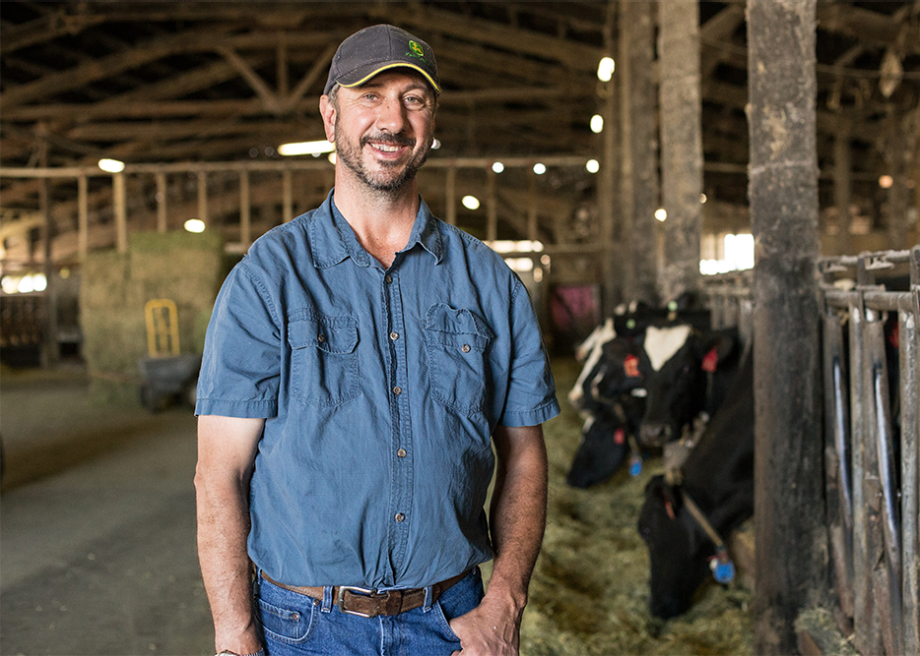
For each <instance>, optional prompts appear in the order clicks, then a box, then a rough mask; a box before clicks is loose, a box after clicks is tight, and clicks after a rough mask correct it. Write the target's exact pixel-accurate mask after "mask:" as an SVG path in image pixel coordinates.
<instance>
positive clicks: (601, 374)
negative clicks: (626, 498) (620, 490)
mask: <svg viewBox="0 0 920 656" xmlns="http://www.w3.org/2000/svg"><path fill="white" fill-rule="evenodd" d="M658 314H660V311H658V310H654V309H651V308H648V307H647V306H644V305H641V304H633V305H632V306H631V307H629V308H628V309H627V308H626V307H621V308H619V309H618V311H617V313H616V314H615V315H614V316H613V317H609V318H608V319H607V320H606V321H605V322H604V323H603V324H601V325H599V326H598V327H597V328H595V329H594V331H593V332H592V333H591V335H590V336H589V337H588V338H587V339H586V340H585V341H584V342H582V344H581V345H580V346H579V347H578V348H576V350H575V356H576V358H578V359H579V360H582V361H584V363H585V364H584V366H583V367H582V370H581V373H580V374H579V376H578V380H576V381H575V385H574V386H573V387H572V389H571V390H570V391H569V403H570V404H571V405H572V407H574V408H575V409H576V410H579V411H580V412H581V414H582V415H583V416H585V423H584V426H583V427H582V440H581V444H580V446H579V448H578V451H577V453H576V454H575V458H574V460H573V462H572V467H571V469H570V470H569V474H568V476H567V478H566V481H567V482H568V484H569V485H571V486H572V487H577V488H587V487H590V486H592V485H597V484H598V483H602V482H603V481H605V480H607V479H608V478H609V477H610V476H612V475H613V474H614V473H615V472H616V471H617V470H618V469H619V468H620V467H621V466H622V465H623V463H624V462H625V461H626V459H627V457H629V460H630V473H631V474H632V475H634V476H635V475H637V474H638V473H639V472H640V471H641V466H642V458H641V456H640V455H639V451H638V447H637V445H636V441H635V435H636V432H637V431H638V427H639V420H640V419H641V418H642V415H643V414H644V411H645V399H644V395H645V391H644V389H643V387H642V377H641V374H640V373H639V357H640V355H641V353H642V342H641V340H642V334H643V332H644V330H645V325H646V322H647V321H649V320H651V319H652V318H653V317H655V316H657V315H658Z"/></svg>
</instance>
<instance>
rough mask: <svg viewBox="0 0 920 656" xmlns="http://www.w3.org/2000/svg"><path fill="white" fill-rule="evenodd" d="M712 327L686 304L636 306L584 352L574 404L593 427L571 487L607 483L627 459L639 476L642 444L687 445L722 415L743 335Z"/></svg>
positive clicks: (603, 328) (600, 331) (586, 432)
mask: <svg viewBox="0 0 920 656" xmlns="http://www.w3.org/2000/svg"><path fill="white" fill-rule="evenodd" d="M708 324H709V313H708V312H706V311H699V310H697V309H695V308H693V307H692V306H691V304H690V303H688V302H687V300H686V299H682V303H681V304H678V303H676V302H674V303H671V304H669V306H668V308H661V309H656V308H649V307H648V306H642V305H639V306H636V305H634V306H632V307H631V308H629V310H628V311H621V312H620V313H619V314H616V315H614V317H612V318H609V319H607V320H606V321H605V323H604V324H601V325H600V326H598V327H597V328H596V329H595V330H594V332H593V333H592V334H591V336H590V337H589V338H588V339H587V340H585V342H584V343H583V344H582V345H581V346H579V348H578V349H577V350H576V355H580V356H581V357H582V358H584V359H585V365H584V367H583V369H582V371H581V374H580V375H579V377H578V380H577V381H576V383H575V385H574V386H573V388H572V390H571V391H570V392H569V402H570V403H571V404H572V406H573V407H574V408H576V409H577V410H579V411H581V412H582V414H583V415H585V417H586V420H585V424H584V427H583V428H582V440H581V444H580V446H579V448H578V451H577V453H576V454H575V458H574V460H573V462H572V467H571V469H570V470H569V474H568V477H567V482H568V484H569V485H571V486H573V487H579V488H586V487H590V486H592V485H596V484H598V483H601V482H603V481H605V480H606V479H607V478H609V477H610V476H612V475H613V474H614V473H615V472H616V471H617V470H618V469H619V468H620V467H621V466H622V464H623V463H624V462H625V461H626V459H627V457H629V462H630V473H631V474H632V475H634V476H635V475H638V473H639V472H640V471H641V466H642V458H641V455H640V452H639V444H642V446H647V447H648V446H651V447H660V446H662V445H663V444H664V443H665V442H668V441H672V440H675V439H678V438H680V437H681V434H682V432H683V429H684V427H685V426H693V424H694V421H695V420H696V418H697V417H698V416H699V415H700V413H701V412H705V413H706V416H707V417H708V416H711V415H712V414H714V413H715V411H716V409H717V408H718V405H719V403H721V401H722V399H723V398H724V397H725V393H726V390H727V387H728V385H729V384H730V382H731V379H732V378H733V377H734V375H735V373H737V365H738V360H739V353H740V350H741V349H740V344H739V340H738V333H737V330H735V329H728V330H719V331H711V330H708V329H707V328H706V326H708ZM640 420H641V426H642V429H641V430H640ZM637 436H638V442H639V444H637V440H636V437H637Z"/></svg>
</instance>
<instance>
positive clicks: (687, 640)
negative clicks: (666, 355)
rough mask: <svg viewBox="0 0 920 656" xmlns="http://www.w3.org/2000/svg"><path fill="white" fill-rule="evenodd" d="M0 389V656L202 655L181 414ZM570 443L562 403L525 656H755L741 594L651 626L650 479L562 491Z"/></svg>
mask: <svg viewBox="0 0 920 656" xmlns="http://www.w3.org/2000/svg"><path fill="white" fill-rule="evenodd" d="M554 370H555V372H556V376H557V385H558V388H559V397H560V399H561V400H562V401H564V400H565V395H566V393H567V392H568V389H569V387H570V385H571V383H572V381H573V380H574V379H575V377H576V375H577V373H578V370H577V365H576V364H575V362H574V360H571V359H568V360H566V359H562V360H558V361H557V362H555V363H554ZM0 383H2V386H0V408H2V424H0V431H2V439H3V445H4V460H5V461H6V462H5V464H6V471H5V473H4V478H3V484H2V490H3V496H2V502H0V653H2V654H9V655H11V656H12V655H13V654H27V655H29V656H31V655H33V654H36V655H37V654H58V655H65V654H66V655H70V654H73V655H76V654H113V655H117V654H120V655H124V654H173V655H180V654H209V653H212V651H211V648H212V640H213V634H212V632H211V623H210V618H209V615H208V608H207V602H206V600H205V597H204V590H203V586H202V585H201V579H200V575H199V573H198V564H197V557H196V554H195V508H194V489H193V486H192V476H193V473H194V465H195V422H194V418H193V417H192V416H191V413H190V412H189V411H188V410H187V409H179V408H175V409H172V410H168V411H166V412H163V413H160V414H158V415H151V414H149V413H147V412H146V411H144V410H142V409H141V408H140V407H139V406H132V405H128V406H125V405H119V406H111V405H100V404H99V403H98V402H97V401H95V400H94V398H92V397H91V395H90V394H89V392H88V388H87V384H86V379H85V377H84V376H83V375H82V374H81V373H80V372H79V371H60V372H38V373H36V372H32V373H29V372H26V373H11V372H9V371H8V370H5V371H3V372H2V376H0ZM580 427H581V419H580V418H579V417H578V415H577V414H576V413H575V412H574V411H573V410H572V409H571V408H570V407H569V406H568V405H567V403H563V413H562V415H561V416H560V417H558V418H556V419H554V420H553V421H552V422H550V423H549V424H548V425H547V426H546V437H547V445H548V450H549V458H550V504H549V525H548V528H547V533H546V540H545V543H544V548H543V552H542V554H541V556H540V559H539V561H538V564H537V569H536V573H535V576H534V580H533V584H532V587H531V597H530V605H529V606H528V609H527V611H526V613H525V616H524V626H523V630H522V654H523V655H524V656H542V655H550V654H558V655H572V656H581V655H589V654H602V655H608V654H609V655H613V654H669V655H671V654H673V655H680V654H750V653H752V650H753V638H752V631H753V629H752V618H751V613H750V611H749V610H748V608H749V604H750V594H749V592H748V591H747V590H745V589H744V588H743V587H741V586H740V585H739V584H734V585H732V586H729V587H727V588H723V587H721V586H718V585H716V584H711V585H707V586H705V587H704V589H702V590H701V593H700V594H699V598H698V600H697V602H696V604H695V605H694V607H693V609H692V610H691V611H690V612H689V613H687V614H686V615H685V616H684V617H682V618H678V619H675V620H670V621H668V622H658V621H655V620H653V619H652V618H651V617H650V615H649V613H648V610H647V597H648V583H647V581H648V561H647V555H646V550H645V547H644V545H643V543H642V541H641V540H640V539H639V536H638V533H637V531H636V518H637V515H638V511H639V507H640V506H641V502H642V490H643V487H644V485H645V482H646V481H647V480H648V478H649V477H650V476H651V475H652V474H653V473H654V472H655V470H656V468H657V463H656V462H655V461H650V462H648V463H646V466H645V469H644V472H643V474H642V475H641V476H639V477H637V478H630V477H629V476H628V475H627V474H626V473H625V472H620V474H618V475H617V476H616V477H614V479H612V480H611V481H609V482H607V483H605V484H604V485H601V486H598V487H596V488H592V489H590V490H575V489H572V488H569V487H567V486H566V485H565V481H564V479H565V474H566V472H567V470H568V466H569V464H570V462H571V460H572V456H573V455H574V452H575V449H576V448H577V446H578V441H579V437H580ZM485 569H486V574H487V573H488V568H485Z"/></svg>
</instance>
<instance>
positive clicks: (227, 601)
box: [195, 416, 263, 654]
mask: <svg viewBox="0 0 920 656" xmlns="http://www.w3.org/2000/svg"><path fill="white" fill-rule="evenodd" d="M262 423H263V422H262V420H251V419H234V418H227V417H213V416H210V417H199V419H198V467H197V469H196V471H195V490H196V494H197V503H198V559H199V562H200V564H201V574H202V578H203V579H204V586H205V591H206V592H207V594H208V601H209V602H210V604H211V614H212V616H213V618H214V635H215V642H216V646H217V651H221V650H224V649H229V650H231V651H233V652H235V653H237V654H250V653H253V652H257V651H258V650H259V649H260V640H259V635H258V631H257V629H256V621H255V618H254V616H253V609H252V595H251V572H250V562H249V555H248V552H247V549H246V541H247V538H248V536H249V529H250V520H249V483H250V478H251V475H252V470H253V460H254V458H255V453H256V450H257V448H258V442H259V438H260V435H261V431H262Z"/></svg>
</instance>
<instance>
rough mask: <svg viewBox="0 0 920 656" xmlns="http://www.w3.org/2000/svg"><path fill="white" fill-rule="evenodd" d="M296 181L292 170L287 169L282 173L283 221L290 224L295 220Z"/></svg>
mask: <svg viewBox="0 0 920 656" xmlns="http://www.w3.org/2000/svg"><path fill="white" fill-rule="evenodd" d="M293 183H294V181H293V178H292V177H291V170H290V169H285V170H284V171H282V172H281V196H282V212H283V221H284V222H285V223H289V222H290V221H291V219H293V218H294V184H293Z"/></svg>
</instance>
